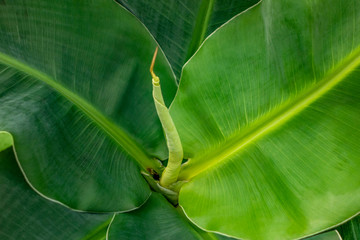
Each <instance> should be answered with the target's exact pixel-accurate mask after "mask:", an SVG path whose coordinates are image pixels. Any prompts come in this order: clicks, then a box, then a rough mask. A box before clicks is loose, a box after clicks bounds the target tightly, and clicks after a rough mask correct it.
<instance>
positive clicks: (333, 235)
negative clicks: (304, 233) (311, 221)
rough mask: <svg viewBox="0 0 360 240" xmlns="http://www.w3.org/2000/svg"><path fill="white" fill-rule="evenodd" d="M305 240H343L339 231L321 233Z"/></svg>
mask: <svg viewBox="0 0 360 240" xmlns="http://www.w3.org/2000/svg"><path fill="white" fill-rule="evenodd" d="M304 240H342V239H341V238H340V236H339V233H338V232H337V231H329V232H325V233H320V234H318V235H315V236H313V237H309V238H305V239H304Z"/></svg>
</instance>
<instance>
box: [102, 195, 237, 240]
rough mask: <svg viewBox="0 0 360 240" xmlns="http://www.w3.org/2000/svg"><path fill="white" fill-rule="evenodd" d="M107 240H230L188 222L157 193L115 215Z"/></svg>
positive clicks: (178, 210) (179, 210)
mask: <svg viewBox="0 0 360 240" xmlns="http://www.w3.org/2000/svg"><path fill="white" fill-rule="evenodd" d="M107 239H108V240H112V239H124V240H125V239H129V240H136V239H139V240H142V239H147V240H151V239H154V240H155V239H177V240H178V239H179V240H181V239H184V240H190V239H204V240H207V239H211V240H215V239H224V240H225V239H230V238H227V237H223V236H219V235H216V234H214V233H208V232H204V231H202V230H201V229H199V228H197V227H196V226H194V225H193V224H191V223H190V222H189V221H188V219H187V218H186V217H185V216H184V215H183V213H182V210H181V209H180V208H178V209H175V208H174V207H173V206H172V205H171V204H170V203H169V202H168V201H167V200H166V199H165V198H164V196H162V195H161V194H159V193H153V194H152V195H151V197H150V198H149V200H148V201H147V202H146V203H145V204H144V206H142V207H141V208H139V209H137V210H134V211H131V212H127V213H119V214H116V215H115V217H114V219H113V220H112V222H111V224H110V227H109V230H108V233H107Z"/></svg>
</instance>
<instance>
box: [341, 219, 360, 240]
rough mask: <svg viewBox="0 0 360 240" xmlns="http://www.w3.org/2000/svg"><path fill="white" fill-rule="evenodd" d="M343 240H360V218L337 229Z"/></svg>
mask: <svg viewBox="0 0 360 240" xmlns="http://www.w3.org/2000/svg"><path fill="white" fill-rule="evenodd" d="M336 229H337V231H338V232H339V233H340V235H341V237H342V239H343V240H360V216H357V217H355V218H353V219H351V220H350V221H348V222H346V223H345V224H342V225H341V226H339V227H337V228H336Z"/></svg>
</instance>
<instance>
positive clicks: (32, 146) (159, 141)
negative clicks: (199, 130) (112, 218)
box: [0, 0, 176, 211]
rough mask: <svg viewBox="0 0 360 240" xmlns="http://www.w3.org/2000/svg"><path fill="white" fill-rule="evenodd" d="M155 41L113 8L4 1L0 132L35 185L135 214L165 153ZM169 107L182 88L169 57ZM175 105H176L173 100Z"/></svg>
mask: <svg viewBox="0 0 360 240" xmlns="http://www.w3.org/2000/svg"><path fill="white" fill-rule="evenodd" d="M154 49H155V42H154V40H153V39H152V37H151V36H150V34H149V33H148V32H147V31H146V30H145V28H144V27H143V25H142V24H141V23H140V22H139V21H138V20H137V19H136V18H135V17H134V16H132V15H131V14H130V13H129V12H127V11H126V10H125V9H123V8H122V7H121V6H119V5H118V4H116V3H115V2H112V1H107V0H92V1H70V0H66V1H51V2H49V1H45V0H36V1H22V0H16V1H1V2H0V102H1V105H0V130H3V131H8V132H10V133H11V134H12V135H13V137H14V141H15V148H16V151H17V157H18V160H19V163H20V165H21V168H22V170H23V172H24V174H25V176H26V178H27V179H28V181H29V182H30V183H31V184H32V186H33V187H34V188H35V189H37V190H38V191H39V192H41V193H42V194H43V195H46V196H47V197H49V198H51V199H55V200H57V201H59V202H62V203H64V204H65V205H67V206H69V207H71V208H75V209H80V210H89V211H126V210H130V209H134V208H137V207H138V206H140V205H141V204H143V202H144V201H145V200H146V199H147V198H148V197H149V195H150V189H149V187H148V185H147V183H146V182H145V181H144V179H143V178H142V176H141V175H140V173H139V165H141V167H143V168H146V167H152V168H156V166H155V165H154V161H153V160H152V159H151V157H152V156H157V157H159V158H165V157H166V155H167V152H166V145H165V142H164V139H163V133H162V129H161V125H160V123H159V120H158V118H157V115H156V112H155V108H154V106H153V102H152V97H151V82H150V80H149V73H148V66H149V64H150V61H151V56H152V53H153V51H154ZM156 71H157V73H158V74H159V76H160V77H161V78H162V79H164V81H163V83H164V84H163V87H164V89H166V90H165V92H166V96H165V98H166V99H167V100H171V99H172V96H173V95H174V93H175V90H176V85H175V81H174V77H173V75H172V73H171V70H170V66H169V65H168V64H167V62H166V60H165V58H164V56H163V55H162V54H160V57H159V58H158V61H157V69H156ZM168 103H169V101H168Z"/></svg>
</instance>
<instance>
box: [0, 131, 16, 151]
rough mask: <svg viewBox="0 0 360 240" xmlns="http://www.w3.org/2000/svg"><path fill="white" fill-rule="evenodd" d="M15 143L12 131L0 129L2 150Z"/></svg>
mask: <svg viewBox="0 0 360 240" xmlns="http://www.w3.org/2000/svg"><path fill="white" fill-rule="evenodd" d="M13 144H14V140H13V138H12V136H11V134H10V133H8V132H3V131H0V152H1V151H3V150H5V149H7V148H9V147H11V146H12V145H13Z"/></svg>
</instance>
